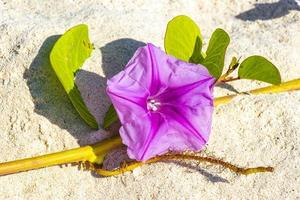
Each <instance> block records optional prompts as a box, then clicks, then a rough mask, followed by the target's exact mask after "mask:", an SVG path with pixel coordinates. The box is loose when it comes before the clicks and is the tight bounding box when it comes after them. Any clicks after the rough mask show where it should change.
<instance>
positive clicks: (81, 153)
mask: <svg viewBox="0 0 300 200" xmlns="http://www.w3.org/2000/svg"><path fill="white" fill-rule="evenodd" d="M298 89H300V79H295V80H291V81H288V82H285V83H282V84H280V85H275V86H268V87H264V88H260V89H256V90H251V91H249V92H248V93H250V94H254V95H257V94H267V93H278V92H284V91H291V90H298ZM236 96H237V95H229V96H224V97H218V98H215V100H214V106H218V105H220V104H225V103H228V102H229V101H231V100H232V99H233V98H234V97H236ZM121 145H122V141H121V138H120V137H119V136H116V137H113V138H110V139H106V140H104V141H101V142H99V143H97V144H94V145H88V146H84V147H80V148H76V149H71V150H67V151H62V152H58V153H53V154H47V155H43V156H37V157H33V158H27V159H22V160H16V161H11V162H6V163H0V176H1V175H6V174H13V173H17V172H22V171H28V170H32V169H38V168H43V167H48V166H54V165H60V164H67V163H74V162H85V161H88V162H91V163H98V164H101V163H102V162H103V159H104V157H105V155H106V154H107V153H108V152H109V151H110V150H112V149H114V148H116V147H119V146H121Z"/></svg>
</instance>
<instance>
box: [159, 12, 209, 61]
mask: <svg viewBox="0 0 300 200" xmlns="http://www.w3.org/2000/svg"><path fill="white" fill-rule="evenodd" d="M164 43H165V44H164V45H165V50H166V53H167V54H170V55H172V56H174V57H175V58H178V59H180V60H183V61H187V62H193V63H200V61H202V60H203V56H202V54H201V49H202V36H201V33H200V29H199V27H198V26H197V24H195V22H194V21H193V20H192V19H191V18H189V17H187V16H184V15H179V16H177V17H175V18H173V19H172V20H171V21H170V22H169V23H168V25H167V30H166V34H165V42H164Z"/></svg>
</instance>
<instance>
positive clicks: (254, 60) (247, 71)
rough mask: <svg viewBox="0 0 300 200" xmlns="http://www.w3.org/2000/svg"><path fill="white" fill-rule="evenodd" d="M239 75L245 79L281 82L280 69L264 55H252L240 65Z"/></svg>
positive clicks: (275, 83) (272, 82)
mask: <svg viewBox="0 0 300 200" xmlns="http://www.w3.org/2000/svg"><path fill="white" fill-rule="evenodd" d="M238 75H239V77H240V78H243V79H252V80H258V81H263V82H267V83H271V84H274V85H277V84H280V83H281V77H280V72H279V70H278V69H277V68H276V67H275V65H273V64H272V63H271V62H270V61H268V60H267V59H266V58H264V57H262V56H250V57H248V58H246V59H245V60H244V61H243V62H242V63H241V65H240V68H239V71H238Z"/></svg>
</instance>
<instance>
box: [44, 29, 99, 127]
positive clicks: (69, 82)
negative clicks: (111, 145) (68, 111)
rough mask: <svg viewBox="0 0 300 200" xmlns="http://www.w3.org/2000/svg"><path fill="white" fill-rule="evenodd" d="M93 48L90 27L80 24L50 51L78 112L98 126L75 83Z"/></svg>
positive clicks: (87, 120) (60, 78)
mask: <svg viewBox="0 0 300 200" xmlns="http://www.w3.org/2000/svg"><path fill="white" fill-rule="evenodd" d="M92 50H93V45H92V44H91V43H90V40H89V37H88V27H87V25H85V24H80V25H77V26H75V27H73V28H71V29H69V30H68V31H67V32H65V34H63V35H62V36H61V37H60V38H59V39H58V40H57V42H56V43H55V45H54V47H53V48H52V50H51V53H50V62H51V65H52V68H53V70H54V71H55V73H56V75H57V77H58V79H59V80H60V82H61V84H62V85H63V87H64V89H65V91H66V92H67V94H68V96H69V99H70V100H71V102H72V104H73V106H74V107H75V109H76V110H77V112H78V113H79V114H80V116H81V117H82V118H83V119H84V121H85V122H86V123H87V124H88V125H90V126H91V127H92V128H98V124H97V122H96V120H95V118H94V116H93V115H91V113H90V112H89V110H88V108H87V107H86V105H85V103H84V101H83V99H82V97H81V95H80V92H79V90H78V88H77V86H76V85H75V74H76V71H77V70H78V69H80V67H81V66H82V65H83V63H84V61H85V60H86V59H87V58H89V57H90V55H91V52H92Z"/></svg>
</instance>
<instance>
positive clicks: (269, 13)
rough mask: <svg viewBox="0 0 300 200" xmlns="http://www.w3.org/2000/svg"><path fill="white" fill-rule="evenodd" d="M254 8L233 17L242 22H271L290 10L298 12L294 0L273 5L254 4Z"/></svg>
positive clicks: (281, 1)
mask: <svg viewBox="0 0 300 200" xmlns="http://www.w3.org/2000/svg"><path fill="white" fill-rule="evenodd" d="M254 6H255V7H254V8H253V9H250V10H248V11H245V12H243V13H240V14H239V15H237V16H235V17H236V18H238V19H241V20H244V21H256V20H271V19H275V18H279V17H283V16H285V15H287V14H289V12H290V11H291V10H297V11H300V5H299V3H297V1H296V0H280V1H278V2H275V3H256V4H254Z"/></svg>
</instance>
